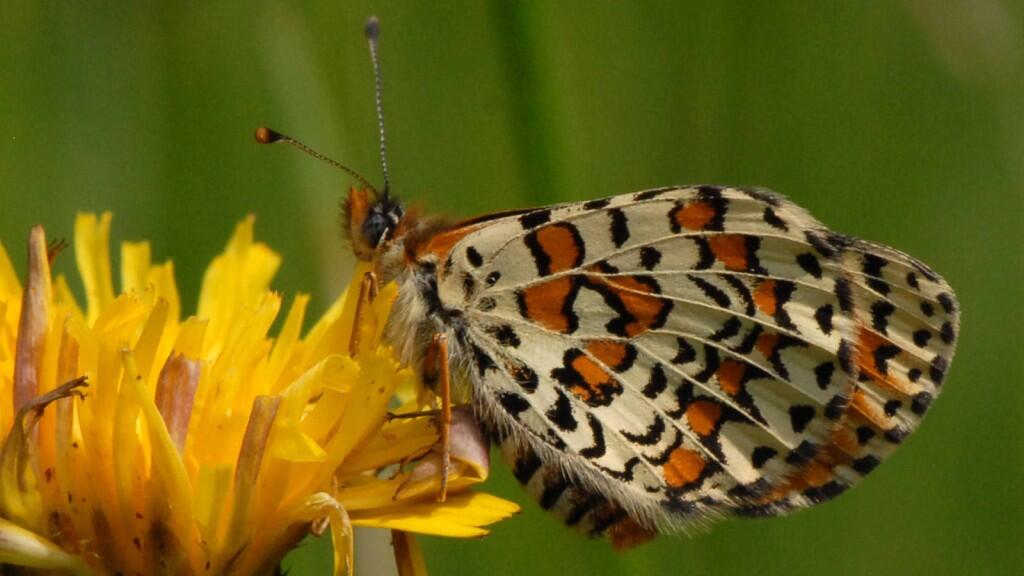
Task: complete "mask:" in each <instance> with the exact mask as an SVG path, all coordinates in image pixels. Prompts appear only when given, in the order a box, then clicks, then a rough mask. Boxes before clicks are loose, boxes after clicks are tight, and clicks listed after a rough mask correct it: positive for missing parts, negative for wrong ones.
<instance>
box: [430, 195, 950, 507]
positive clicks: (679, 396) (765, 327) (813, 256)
mask: <svg viewBox="0 0 1024 576" xmlns="http://www.w3.org/2000/svg"><path fill="white" fill-rule="evenodd" d="M883 285H884V287H883ZM439 295H440V298H441V300H442V303H443V305H444V306H446V307H449V308H455V309H459V310H461V311H462V312H463V314H465V316H466V323H465V324H466V326H467V327H468V333H467V338H466V340H467V343H468V345H469V346H471V347H472V350H471V351H468V352H467V353H466V355H467V357H471V360H470V364H472V371H473V374H474V381H475V383H476V384H477V387H476V395H477V398H478V402H479V403H480V404H481V405H482V408H483V412H484V414H485V416H486V417H488V418H489V419H491V420H492V424H494V425H497V426H499V427H502V429H503V430H505V431H506V432H507V433H508V434H509V435H511V436H512V437H514V438H518V439H519V440H520V441H522V442H525V443H528V444H529V445H530V447H531V448H532V449H533V450H534V451H535V452H536V453H537V454H538V455H539V456H540V457H541V458H542V459H546V460H548V461H557V463H558V464H559V465H560V466H561V468H562V469H564V470H565V471H566V472H567V474H568V475H569V476H571V477H573V478H574V479H575V480H577V481H579V482H581V483H583V484H585V485H587V486H590V487H591V488H594V489H599V490H601V491H602V493H604V494H607V495H610V496H611V497H612V498H613V499H615V500H616V501H617V502H618V503H619V504H621V505H622V506H623V507H624V508H625V509H626V510H627V511H628V512H630V513H631V515H632V516H633V517H634V518H636V519H638V520H639V521H640V522H642V523H645V524H646V525H652V526H653V525H665V524H670V525H674V524H678V523H680V522H681V521H682V522H685V521H688V520H693V519H695V518H699V517H702V516H705V515H707V514H709V513H712V512H714V511H716V510H723V511H729V510H739V511H742V512H745V513H775V512H778V511H783V510H787V509H790V508H792V507H793V506H799V505H805V504H807V503H812V502H816V501H820V500H821V499H823V498H825V497H828V496H831V495H834V494H835V493H838V492H839V491H841V490H842V489H843V488H844V487H846V486H849V485H850V484H853V483H855V482H856V481H857V480H858V479H859V478H860V477H861V476H862V475H864V474H866V473H867V472H869V471H870V470H871V469H873V467H874V465H876V464H877V462H879V461H881V460H882V459H884V458H885V457H887V456H888V454H889V453H891V451H892V448H893V446H894V445H895V444H897V443H898V442H900V441H902V440H903V438H905V437H906V435H907V434H908V433H909V432H910V431H912V430H913V429H914V428H915V427H916V426H917V423H918V422H919V420H920V416H921V415H922V414H923V412H924V410H925V409H926V408H927V406H928V404H929V403H930V401H931V400H932V399H933V398H934V397H935V396H936V395H937V393H938V386H939V384H940V383H941V380H942V377H943V376H944V374H945V371H946V370H947V368H948V365H949V361H950V360H951V358H952V353H953V345H954V341H955V336H956V328H957V320H956V304H955V300H954V299H953V295H952V292H951V291H950V290H949V288H948V286H947V285H946V284H945V283H944V282H943V281H942V279H941V278H939V277H938V276H937V275H935V274H934V273H933V272H931V271H930V270H929V269H927V268H926V267H924V266H923V265H921V264H920V263H918V262H916V261H914V260H913V259H911V258H909V257H907V256H905V255H903V254H900V253H898V252H896V251H893V250H891V249H888V248H884V247H881V246H877V245H873V244H869V243H866V242H862V241H857V240H853V239H849V238H846V237H842V236H839V235H836V234H834V233H831V232H829V231H827V230H826V229H825V228H824V227H823V226H822V225H821V224H819V223H818V222H817V221H815V220H814V219H813V218H812V217H811V216H810V215H808V214H807V213H806V212H805V211H803V210H802V209H800V208H799V207H797V206H796V205H794V204H792V203H791V202H788V201H786V200H784V199H782V198H780V197H778V196H775V195H773V194H771V193H768V192H764V191H759V190H739V189H732V188H724V189H723V188H717V187H698V188H673V189H661V190H652V191H647V192H641V193H637V194H632V195H625V196H619V197H614V198H609V199H604V200H596V201H591V202H587V203H582V204H571V205H563V206H557V207H552V208H545V209H540V210H535V211H532V212H528V213H525V214H521V215H517V216H515V217H510V218H504V219H499V220H496V221H492V222H489V223H487V224H486V225H485V226H480V227H479V228H477V229H475V230H474V231H473V232H470V233H467V234H464V235H463V236H462V237H461V238H460V239H459V240H458V241H457V242H456V243H454V245H453V247H452V248H451V250H450V251H449V252H448V253H447V257H446V259H445V262H444V265H443V266H442V268H441V271H440V273H439ZM928 311H930V312H931V314H930V315H929V314H927V313H926V312H928ZM925 332H927V333H928V334H929V336H927V337H925V336H924V333H925ZM868 430H871V431H873V432H874V434H873V435H871V434H869V432H868Z"/></svg>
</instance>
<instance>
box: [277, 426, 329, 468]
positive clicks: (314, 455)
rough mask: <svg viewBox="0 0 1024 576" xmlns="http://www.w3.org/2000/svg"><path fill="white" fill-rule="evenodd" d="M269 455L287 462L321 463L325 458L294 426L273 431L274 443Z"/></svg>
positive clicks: (319, 448)
mask: <svg viewBox="0 0 1024 576" xmlns="http://www.w3.org/2000/svg"><path fill="white" fill-rule="evenodd" d="M270 454H271V456H273V457H274V458H278V459H280V460H285V461H288V462H322V461H323V460H324V458H326V457H327V453H326V452H324V449H323V448H321V447H320V445H319V444H317V443H316V442H315V441H314V440H313V439H312V438H310V437H309V436H306V435H305V434H303V433H302V431H301V430H299V429H298V427H297V426H296V425H295V424H287V425H284V426H278V427H276V428H275V429H274V443H273V445H272V446H271V448H270Z"/></svg>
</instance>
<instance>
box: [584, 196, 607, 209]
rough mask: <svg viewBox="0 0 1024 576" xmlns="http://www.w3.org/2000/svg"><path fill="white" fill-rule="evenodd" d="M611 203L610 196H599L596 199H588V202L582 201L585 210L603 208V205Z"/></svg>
mask: <svg viewBox="0 0 1024 576" xmlns="http://www.w3.org/2000/svg"><path fill="white" fill-rule="evenodd" d="M611 203H612V199H611V198H600V199H598V200H590V201H588V202H584V203H583V208H584V209H585V210H600V209H601V208H604V207H605V206H607V205H609V204H611Z"/></svg>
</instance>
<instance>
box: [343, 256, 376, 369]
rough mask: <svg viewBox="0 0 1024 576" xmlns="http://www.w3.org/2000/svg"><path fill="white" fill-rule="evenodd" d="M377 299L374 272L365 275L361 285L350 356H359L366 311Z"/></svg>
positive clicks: (350, 342) (350, 341)
mask: <svg viewBox="0 0 1024 576" xmlns="http://www.w3.org/2000/svg"><path fill="white" fill-rule="evenodd" d="M375 298H377V275H376V274H374V273H373V272H367V273H366V274H363V281H362V282H360V283H359V301H358V303H357V304H356V314H355V321H354V322H353V323H352V335H351V336H350V337H349V341H348V353H349V355H350V356H356V355H357V354H359V349H360V345H361V344H362V336H363V332H364V331H365V329H366V327H364V324H365V323H366V322H365V318H366V314H367V312H366V309H367V308H368V307H369V306H370V304H373V301H374V299H375Z"/></svg>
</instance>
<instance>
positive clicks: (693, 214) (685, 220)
mask: <svg viewBox="0 0 1024 576" xmlns="http://www.w3.org/2000/svg"><path fill="white" fill-rule="evenodd" d="M716 214H717V212H715V207H714V206H712V205H711V204H708V203H707V202H703V201H699V200H698V201H696V202H690V203H689V204H687V205H685V206H683V207H682V208H679V209H677V210H676V212H675V220H676V224H678V225H679V226H682V227H683V228H686V229H687V230H703V229H704V227H705V226H707V225H708V223H709V222H711V221H712V220H713V219H714V218H715V216H716Z"/></svg>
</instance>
